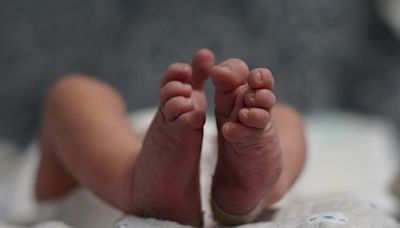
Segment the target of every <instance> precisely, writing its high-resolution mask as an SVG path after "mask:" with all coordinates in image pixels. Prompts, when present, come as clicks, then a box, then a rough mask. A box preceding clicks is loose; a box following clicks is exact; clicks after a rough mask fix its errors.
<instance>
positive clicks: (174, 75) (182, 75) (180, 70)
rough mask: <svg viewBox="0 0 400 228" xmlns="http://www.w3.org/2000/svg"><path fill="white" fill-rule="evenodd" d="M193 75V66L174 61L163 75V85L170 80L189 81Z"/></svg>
mask: <svg viewBox="0 0 400 228" xmlns="http://www.w3.org/2000/svg"><path fill="white" fill-rule="evenodd" d="M191 77H192V67H191V66H190V65H189V64H187V63H173V64H171V65H170V66H169V67H168V69H167V70H166V71H165V73H164V75H163V76H162V77H161V81H160V83H161V87H163V86H164V85H165V84H167V83H168V82H170V81H174V80H176V81H181V82H183V83H189V82H190V80H191Z"/></svg>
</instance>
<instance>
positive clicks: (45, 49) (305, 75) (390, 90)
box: [0, 0, 400, 146]
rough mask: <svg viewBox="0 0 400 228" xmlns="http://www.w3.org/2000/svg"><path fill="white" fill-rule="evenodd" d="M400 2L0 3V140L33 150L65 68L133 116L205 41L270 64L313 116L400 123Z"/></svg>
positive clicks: (280, 90)
mask: <svg viewBox="0 0 400 228" xmlns="http://www.w3.org/2000/svg"><path fill="white" fill-rule="evenodd" d="M398 2H399V1H396V0H379V1H372V0H352V1H348V0H335V1H331V0H320V1H313V0H297V1H290V0H280V1H274V0H253V1H246V0H235V1H228V0H220V1H213V0H202V1H200V0H198V1H195V0H186V1H178V0H175V1H174V0H171V1H155V0H136V1H132V0H91V1H80V0H69V1H52V0H41V1H13V0H0V104H1V105H0V138H4V139H6V140H11V141H13V142H15V143H18V144H19V145H21V146H24V145H26V144H27V143H28V142H29V141H30V140H31V139H32V138H33V137H34V135H35V133H36V132H37V129H38V126H39V115H40V107H41V103H42V99H43V96H44V94H45V91H46V88H47V87H48V86H49V85H50V84H51V83H53V82H54V81H55V80H57V78H59V77H61V76H62V75H63V74H66V73H71V72H83V73H87V74H91V75H95V76H96V77H97V78H100V79H102V80H104V81H106V82H108V83H110V84H112V85H113V86H115V87H116V88H117V89H118V91H119V92H120V93H121V94H122V96H123V97H124V98H125V100H126V102H127V104H128V108H129V110H130V111H133V110H138V109H141V108H144V107H148V106H154V105H156V104H157V102H158V89H159V88H158V87H159V83H158V80H159V77H160V75H161V74H162V72H163V71H164V69H165V68H166V67H167V66H168V65H169V64H170V63H173V62H175V61H189V60H190V58H191V55H192V54H193V53H194V52H195V51H196V50H197V49H199V48H203V47H206V48H210V49H211V50H212V51H214V52H215V54H216V57H217V60H218V61H220V60H223V59H225V58H229V57H239V58H243V59H244V60H245V61H247V62H248V64H249V65H250V66H251V67H258V66H266V67H268V68H270V69H271V70H272V71H273V72H274V75H275V78H276V81H277V89H276V93H277V95H278V99H279V100H280V101H283V102H287V103H289V104H292V105H294V106H295V107H297V108H299V109H300V110H301V111H303V112H305V113H309V112H314V111H320V110H331V109H343V110H350V111H356V112H366V113H369V114H372V115H380V116H384V117H387V118H390V119H392V120H393V121H394V122H395V123H397V125H399V124H400V105H399V104H400V103H399V102H400V90H399V88H400V77H399V76H400V39H399V37H398V36H396V34H400V32H399V31H400V29H399V30H397V29H396V28H398V25H399V20H398V17H399V16H398V15H397V14H399V15H400V10H398V9H399V8H400V7H398V8H396V5H399V4H398ZM397 12H399V13H397ZM207 91H208V94H209V97H210V99H209V101H210V102H211V105H212V98H211V97H212V90H211V86H210V85H208V87H207ZM209 110H212V109H211V108H209Z"/></svg>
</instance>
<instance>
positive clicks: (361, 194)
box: [0, 110, 398, 228]
mask: <svg viewBox="0 0 400 228" xmlns="http://www.w3.org/2000/svg"><path fill="white" fill-rule="evenodd" d="M149 113H152V110H144V111H142V112H137V113H133V114H131V115H130V116H129V117H128V120H129V122H130V123H132V126H134V128H135V129H136V130H137V131H138V132H140V133H142V135H143V134H144V132H145V129H147V125H148V124H149V123H150V121H151V119H152V115H151V114H149ZM392 126H393V125H392V124H391V123H390V122H387V121H383V120H381V119H375V118H371V117H365V116H359V115H354V114H346V113H334V112H330V113H320V114H315V115H309V116H308V117H307V118H306V133H307V140H308V148H309V154H308V160H307V164H306V167H305V169H304V172H303V174H302V176H301V177H300V179H299V180H298V182H297V183H296V184H295V186H294V187H293V188H292V189H291V191H290V192H289V193H288V194H287V195H286V197H285V198H284V199H283V200H282V201H281V202H279V203H278V204H277V205H276V206H275V208H277V209H279V210H277V213H275V216H273V217H272V218H268V220H269V221H270V222H265V221H264V222H262V221H260V222H259V223H258V224H252V225H249V226H246V227H261V226H262V227H271V228H272V227H277V226H278V224H281V225H282V226H283V225H284V224H286V226H284V227H292V226H289V223H290V222H292V224H293V222H296V221H297V223H296V224H297V225H298V226H297V227H303V226H300V225H299V224H300V223H299V222H300V220H301V221H306V220H307V219H310V218H314V217H315V220H312V221H320V220H318V219H321V218H324V217H323V213H322V212H326V213H328V212H329V213H331V214H332V213H333V212H338V210H339V209H338V208H336V209H335V208H334V207H333V206H334V205H336V206H338V205H342V206H343V205H347V206H348V205H349V204H350V205H352V206H351V207H347V209H349V208H351V209H352V208H353V207H354V208H363V210H361V211H362V212H363V213H364V214H363V215H367V214H368V213H369V217H371V213H372V214H374V215H377V216H378V214H379V216H381V217H379V216H378V217H379V218H380V220H381V221H382V222H383V221H384V220H385V219H387V222H388V223H387V224H389V223H390V222H391V223H392V224H393V220H391V219H390V218H388V217H385V215H384V214H382V213H380V212H379V211H382V212H383V213H388V214H393V215H398V211H397V199H396V198H395V196H393V195H392V194H391V192H390V188H391V184H392V182H393V180H394V179H395V178H396V176H397V163H398V158H397V157H398V156H397V153H396V152H397V150H398V148H397V143H396V136H395V131H394V129H393V128H392ZM215 134H216V131H215V127H214V123H213V121H212V119H211V118H208V120H207V123H206V127H205V139H204V146H203V154H202V164H201V168H202V175H201V183H202V196H203V197H202V199H203V202H202V203H203V209H204V211H205V213H204V221H205V225H206V227H214V226H215V224H214V223H213V221H212V219H211V214H210V209H209V205H208V195H209V189H210V177H211V174H212V173H211V170H212V167H213V166H214V164H215V143H214V142H215V141H214V140H213V139H214V137H215ZM37 152H38V151H37V146H36V145H35V143H33V144H32V145H31V146H30V147H29V148H28V149H27V151H26V152H25V153H18V150H17V149H16V148H15V147H13V146H12V145H9V144H7V143H4V142H3V143H0V221H2V222H3V223H4V224H3V225H1V224H0V228H2V227H4V228H6V227H7V228H8V227H9V228H14V227H18V228H19V227H27V226H29V225H33V224H37V223H39V222H46V221H50V220H53V221H60V222H62V223H63V224H68V225H69V226H71V227H75V228H88V227H90V228H91V227H96V228H110V227H112V226H113V224H114V225H115V226H114V227H115V228H125V226H120V227H118V226H117V225H118V224H115V223H116V221H118V220H119V219H120V218H121V216H122V215H121V214H120V212H118V211H116V210H114V209H112V208H110V207H108V206H107V205H105V204H104V203H102V202H100V201H99V200H98V199H97V198H95V197H94V196H93V195H91V194H90V193H88V192H87V191H85V190H79V191H76V192H75V193H73V194H72V195H70V196H68V197H67V198H65V199H63V200H60V201H59V202H55V203H54V204H49V205H39V206H38V205H37V204H36V203H35V202H34V201H33V200H32V194H31V192H32V191H31V189H32V184H33V177H34V174H35V172H34V171H35V168H36V165H37ZM332 196H340V198H333V199H331V197H332ZM343 197H345V198H343ZM321 199H325V200H322V201H321ZM350 199H351V200H350ZM314 200H317V201H314ZM300 202H303V203H301V204H299V203H300ZM304 202H305V203H304ZM309 202H315V203H309ZM327 202H328V203H327ZM332 202H336V203H332ZM338 202H342V204H339V203H338ZM343 202H344V204H343ZM346 202H347V204H346ZM366 202H369V203H366ZM370 203H371V204H370ZM321 205H324V206H321ZM368 205H377V206H376V208H375V207H373V208H372V207H371V208H370V207H368ZM329 207H331V211H329ZM293 208H297V209H296V210H295V211H297V212H294V210H293ZM299 208H303V209H306V208H308V209H309V210H299ZM323 208H325V209H323ZM322 209H323V210H322ZM321 210H322V211H321ZM352 210H353V209H352ZM354 210H356V209H354ZM357 210H358V209H357ZM343 211H345V210H344V209H343ZM358 211H359V212H360V210H358ZM351 212H354V211H351ZM375 212H376V213H375ZM321 213H322V214H321ZM343 213H344V212H343ZM350 214H351V213H350ZM296 216H297V217H296ZM310 216H311V217H310ZM313 216H314V217H313ZM318 216H320V217H318ZM335 216H336V215H335ZM343 216H344V217H346V218H349V216H350V217H351V215H343ZM358 216H359V217H360V216H361V215H358ZM328 217H329V216H328ZM339 217H340V216H339ZM296 219H297V220H296ZM299 219H300V220H299ZM295 220H296V221H295ZM274 221H275V222H274ZM307 221H308V220H307ZM353 221H354V219H353ZM121 222H125V223H126V222H128V223H129V224H128V223H127V224H128V225H133V226H129V227H179V225H178V224H175V223H168V222H167V223H166V222H165V221H156V220H154V219H140V218H136V217H132V216H131V217H129V216H128V217H124V218H123V219H122V220H120V223H121ZM285 222H286V223H285ZM385 222H386V221H385ZM62 223H50V224H49V223H48V224H47V225H46V224H43V223H42V224H40V226H35V227H36V228H38V227H54V228H56V227H60V228H61V227H66V226H65V225H63V224H62ZM132 223H133V224H132ZM6 224H14V226H11V225H6ZM120 225H121V224H120ZM306 225H307V226H304V227H313V224H312V223H307V224H306ZM308 225H309V226H308ZM314 225H315V226H316V225H318V224H317V223H315V224H314ZM336 225H337V224H336ZM326 227H334V226H326ZM348 227H353V226H348ZM354 227H355V226H354ZM371 227H376V226H371ZM126 228H128V227H126Z"/></svg>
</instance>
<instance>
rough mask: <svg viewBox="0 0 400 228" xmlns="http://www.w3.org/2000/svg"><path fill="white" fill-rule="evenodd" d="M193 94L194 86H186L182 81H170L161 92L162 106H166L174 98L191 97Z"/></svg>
mask: <svg viewBox="0 0 400 228" xmlns="http://www.w3.org/2000/svg"><path fill="white" fill-rule="evenodd" d="M191 94H192V86H191V85H190V84H184V83H182V82H180V81H170V82H168V83H167V84H165V86H163V87H162V88H161V90H160V101H161V105H162V106H164V105H165V103H166V102H167V101H168V100H169V99H171V98H172V97H178V96H182V97H190V95H191Z"/></svg>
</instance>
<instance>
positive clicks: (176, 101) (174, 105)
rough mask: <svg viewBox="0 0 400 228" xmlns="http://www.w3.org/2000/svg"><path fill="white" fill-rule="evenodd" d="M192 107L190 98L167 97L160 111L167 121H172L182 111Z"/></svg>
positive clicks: (189, 109) (190, 109) (187, 110)
mask: <svg viewBox="0 0 400 228" xmlns="http://www.w3.org/2000/svg"><path fill="white" fill-rule="evenodd" d="M193 109H194V103H193V101H192V99H190V98H186V97H181V96H179V97H173V98H171V99H169V100H168V101H167V102H166V103H165V105H164V107H163V108H162V112H163V114H164V117H165V119H166V120H167V121H173V120H175V119H176V118H178V117H179V116H180V115H182V114H183V113H186V112H189V111H192V110H193Z"/></svg>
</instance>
